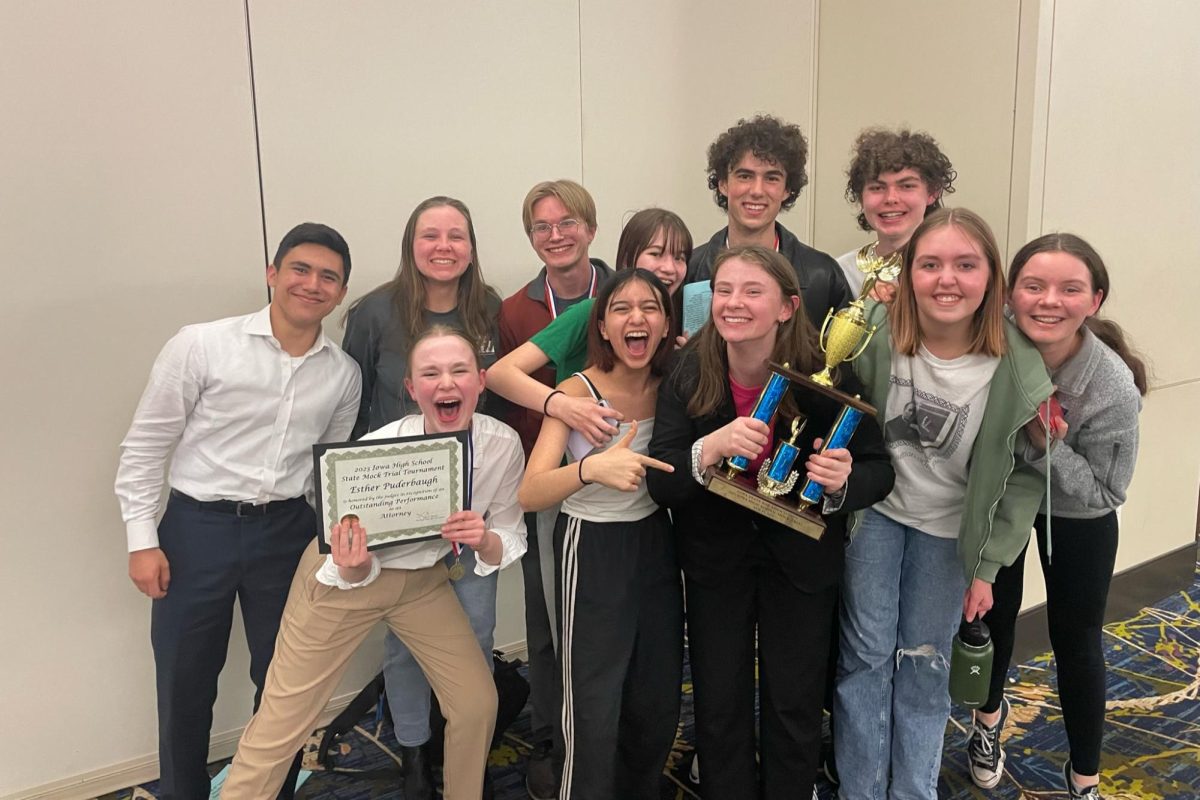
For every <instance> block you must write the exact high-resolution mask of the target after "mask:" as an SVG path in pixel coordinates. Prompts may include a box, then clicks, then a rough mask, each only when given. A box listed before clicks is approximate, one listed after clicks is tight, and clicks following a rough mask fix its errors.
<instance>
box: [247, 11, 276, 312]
mask: <svg viewBox="0 0 1200 800" xmlns="http://www.w3.org/2000/svg"><path fill="white" fill-rule="evenodd" d="M242 9H243V10H244V12H245V14H246V55H247V57H248V59H249V62H250V113H251V115H252V116H253V118H254V163H255V165H256V166H257V168H258V211H259V218H260V219H261V221H262V246H263V263H264V264H269V263H270V262H271V255H270V251H269V250H268V249H267V202H266V197H265V195H264V193H263V169H262V145H261V144H260V143H259V137H258V89H257V87H256V85H255V83H254V37H252V36H251V35H250V0H242ZM266 288H267V302H268V303H270V302H271V287H269V286H268V287H266Z"/></svg>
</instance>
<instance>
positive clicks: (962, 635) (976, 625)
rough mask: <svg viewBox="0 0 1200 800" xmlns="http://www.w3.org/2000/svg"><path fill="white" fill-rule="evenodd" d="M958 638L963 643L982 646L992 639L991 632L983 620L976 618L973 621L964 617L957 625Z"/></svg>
mask: <svg viewBox="0 0 1200 800" xmlns="http://www.w3.org/2000/svg"><path fill="white" fill-rule="evenodd" d="M958 638H959V639H960V640H962V643H963V644H965V645H969V646H971V647H983V646H985V645H986V644H987V643H988V642H990V641H991V640H992V633H991V631H989V630H988V626H987V624H986V623H985V622H984V621H983V620H981V619H976V620H975V621H974V622H967V621H966V620H965V619H964V620H963V621H962V624H960V625H959V626H958Z"/></svg>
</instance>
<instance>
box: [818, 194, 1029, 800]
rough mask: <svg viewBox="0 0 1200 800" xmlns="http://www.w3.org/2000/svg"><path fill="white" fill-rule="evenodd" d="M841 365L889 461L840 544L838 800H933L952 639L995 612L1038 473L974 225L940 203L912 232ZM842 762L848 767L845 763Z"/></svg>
mask: <svg viewBox="0 0 1200 800" xmlns="http://www.w3.org/2000/svg"><path fill="white" fill-rule="evenodd" d="M868 324H869V325H877V326H878V330H877V331H876V333H875V335H874V337H873V338H872V339H871V341H870V344H869V345H868V346H867V348H866V350H865V351H864V353H863V354H862V355H861V356H860V357H859V358H858V360H856V361H855V362H854V366H855V370H856V371H857V372H858V375H859V377H860V378H861V379H862V382H863V384H864V387H865V392H864V395H863V399H864V400H867V401H868V402H870V403H871V404H873V405H874V406H875V407H876V408H877V409H878V412H879V420H880V423H881V424H882V425H883V429H884V438H885V440H886V442H887V448H888V452H889V453H890V454H891V457H892V463H893V464H894V466H895V470H896V484H895V488H894V489H893V490H892V492H891V493H890V494H889V495H888V496H887V497H886V498H885V499H883V500H882V502H879V503H877V504H876V505H875V506H874V507H872V508H870V509H867V510H866V512H865V513H862V514H858V515H856V519H855V520H854V524H853V525H852V528H851V534H850V542H849V544H848V545H847V547H846V567H845V585H844V587H843V591H842V616H841V652H840V655H839V659H838V677H837V690H836V697H835V704H834V716H835V718H836V720H837V725H836V727H835V728H834V742H835V749H836V752H837V757H838V763H839V764H841V765H843V766H844V768H843V769H841V770H839V772H840V776H839V777H840V778H841V785H840V786H839V793H840V796H841V797H842V798H845V799H846V800H860V798H874V797H884V796H888V797H906V798H929V800H936V798H937V781H938V772H939V771H940V769H941V763H942V759H941V756H942V741H943V739H944V737H945V732H946V720H947V718H948V716H949V713H950V697H949V694H948V677H949V670H948V666H949V658H950V643H951V639H952V637H953V636H954V632H955V631H956V630H957V628H958V624H959V620H960V618H962V617H965V618H966V619H968V620H974V619H975V618H976V617H978V616H980V615H982V614H984V613H986V612H987V610H988V609H989V608H991V605H992V582H993V581H994V580H995V579H996V573H997V571H998V570H999V569H1000V568H1001V567H1002V566H1004V565H1006V564H1011V563H1012V562H1013V560H1014V559H1015V558H1016V557H1017V555H1018V554H1019V553H1020V552H1021V550H1022V548H1023V547H1024V546H1025V543H1026V542H1027V541H1028V539H1029V532H1030V530H1031V528H1032V527H1033V518H1034V515H1035V514H1036V513H1037V510H1038V505H1039V504H1040V503H1041V499H1042V494H1043V492H1044V487H1045V479H1044V478H1043V477H1042V476H1039V475H1038V474H1037V472H1036V471H1035V470H1034V469H1033V468H1032V467H1030V466H1028V465H1027V464H1023V463H1021V462H1020V461H1019V460H1018V458H1017V456H1018V452H1017V451H1018V448H1019V447H1020V444H1019V434H1020V433H1021V431H1022V429H1023V428H1024V426H1025V424H1026V423H1027V422H1028V421H1029V420H1031V419H1033V417H1034V414H1035V412H1036V410H1037V406H1038V404H1039V403H1041V402H1042V401H1044V400H1045V399H1046V398H1047V397H1049V395H1050V391H1051V386H1050V380H1049V377H1048V376H1047V374H1046V369H1045V367H1044V366H1043V365H1042V359H1041V357H1040V356H1039V355H1038V353H1037V351H1036V350H1035V349H1034V348H1033V346H1032V345H1030V344H1029V342H1028V341H1026V340H1025V339H1024V337H1022V336H1021V335H1020V333H1019V332H1018V331H1017V330H1016V328H1015V327H1014V326H1012V325H1011V324H1009V323H1007V322H1006V321H1005V319H1004V273H1003V267H1002V265H1001V263H1000V255H999V248H998V247H997V246H996V240H995V238H994V237H993V236H992V232H991V229H990V228H988V226H987V223H985V222H984V221H983V220H982V219H980V218H979V216H978V215H976V214H974V213H972V212H970V211H967V210H966V209H941V210H938V211H935V212H933V213H932V214H930V215H929V216H928V217H926V218H925V220H924V221H923V222H922V223H921V224H920V225H919V226H918V227H917V229H916V231H915V232H914V233H913V236H912V238H911V239H910V240H909V242H908V245H907V246H906V249H905V253H904V265H903V267H902V269H901V272H900V276H899V283H898V285H897V289H896V298H895V300H894V301H893V302H892V303H891V305H890V306H889V307H884V306H883V305H879V304H872V305H868ZM849 765H853V769H850V768H848V767H849Z"/></svg>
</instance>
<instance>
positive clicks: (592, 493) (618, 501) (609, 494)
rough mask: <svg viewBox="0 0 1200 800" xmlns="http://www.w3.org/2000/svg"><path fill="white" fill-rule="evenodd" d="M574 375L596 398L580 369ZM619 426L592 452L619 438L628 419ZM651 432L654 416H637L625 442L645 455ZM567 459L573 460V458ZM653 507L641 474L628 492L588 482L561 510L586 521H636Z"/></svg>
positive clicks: (592, 386)
mask: <svg viewBox="0 0 1200 800" xmlns="http://www.w3.org/2000/svg"><path fill="white" fill-rule="evenodd" d="M575 375H576V376H578V377H579V379H580V380H582V381H583V382H584V384H585V385H586V386H587V387H588V391H589V392H591V393H592V397H594V398H595V399H596V400H599V399H600V393H599V392H598V391H596V387H595V386H594V385H593V384H592V382H591V381H590V380H588V379H587V377H586V376H584V374H583V373H581V372H576V373H575ZM619 427H620V432H619V433H618V434H617V435H616V436H614V437H613V438H612V439H610V440H609V441H608V443H607V444H605V445H604V446H603V447H597V448H596V449H595V450H593V451H592V453H600V452H603V451H605V450H607V449H609V448H610V447H612V446H613V445H614V444H616V443H617V442H618V441H620V440H621V437H623V436H624V435H625V434H627V433H629V428H630V424H629V423H622V424H621V425H620V426H619ZM653 434H654V417H650V418H649V419H639V420H638V431H637V435H636V436H634V437H633V441H632V442H630V443H629V448H630V449H631V450H633V451H634V452H635V453H642V454H643V455H645V454H646V453H648V452H649V451H650V437H651V436H652V435H653ZM568 457H569V456H568ZM570 463H574V460H572V461H571V462H570ZM657 510H658V504H657V503H655V502H654V501H653V500H651V499H650V492H649V491H647V489H646V481H645V479H644V478H643V479H642V482H641V484H639V485H638V488H637V489H636V490H634V491H632V492H622V491H620V490H618V489H610V488H608V487H607V486H604V485H602V484H599V483H591V484H588V485H587V486H584V487H583V488H582V489H580V490H579V491H577V492H575V494H573V495H571V496H570V497H568V498H567V499H566V500H563V502H562V512H563V513H564V514H568V515H570V516H572V517H578V518H579V519H583V520H587V521H588V522H636V521H637V520H639V519H645V518H646V517H648V516H650V515H651V514H653V513H654V512H655V511H657Z"/></svg>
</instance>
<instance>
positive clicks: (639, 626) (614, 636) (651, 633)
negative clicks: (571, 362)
mask: <svg viewBox="0 0 1200 800" xmlns="http://www.w3.org/2000/svg"><path fill="white" fill-rule="evenodd" d="M673 319H674V318H673V315H672V313H671V301H670V297H669V296H668V294H667V290H666V288H665V287H664V286H663V285H662V283H660V282H659V280H658V279H657V278H656V277H655V276H654V275H652V274H651V273H649V272H647V271H646V270H643V269H627V270H622V271H620V272H618V273H616V275H615V276H613V277H612V278H610V279H609V281H608V282H607V283H606V284H605V285H604V286H603V287H602V288H601V289H600V292H599V293H598V295H597V296H596V301H595V303H594V304H593V306H592V311H591V316H590V319H589V324H588V328H587V333H588V355H589V360H590V363H591V366H589V367H588V368H587V369H585V370H583V371H582V372H577V373H576V374H575V375H574V376H572V377H571V378H568V379H567V380H565V381H563V382H562V383H561V384H560V385H559V388H558V389H557V390H556V391H558V392H561V393H563V394H565V395H568V396H570V397H574V398H583V397H586V398H590V399H591V400H592V401H593V402H595V403H597V404H598V406H599V407H602V408H603V409H604V410H605V411H607V412H608V413H609V414H610V415H611V416H612V417H615V416H616V415H617V414H620V416H621V417H622V418H623V419H628V420H630V422H628V423H619V428H620V432H619V434H618V436H617V438H614V439H613V440H612V441H611V442H609V443H608V444H606V445H604V446H602V447H598V448H593V447H592V446H591V445H590V444H589V443H588V442H587V441H586V440H585V439H584V438H583V437H582V436H579V435H578V434H577V433H573V432H572V430H571V429H570V428H569V427H568V426H567V425H566V423H564V422H562V421H561V420H559V419H555V418H554V417H546V418H545V420H544V421H543V422H542V429H541V432H540V433H539V435H538V440H537V444H536V445H535V446H534V449H533V452H532V453H531V454H530V456H529V466H528V468H527V469H526V471H525V479H524V480H523V481H522V482H521V488H520V494H519V497H520V500H521V505H522V506H524V507H525V509H526V510H541V509H544V508H549V507H551V506H555V505H557V504H559V503H561V504H562V510H561V512H560V513H559V515H558V519H557V524H556V526H555V529H554V552H555V558H556V568H555V583H556V589H557V591H556V595H557V597H558V598H559V616H558V619H559V628H560V633H559V657H560V661H561V666H562V681H563V712H562V734H563V739H564V745H565V746H564V753H565V760H564V764H563V776H562V786H561V789H560V794H559V797H560V798H562V800H592V799H594V800H658V798H659V797H660V792H661V788H660V782H661V780H662V770H663V766H664V764H665V763H666V760H667V755H668V754H669V752H670V749H671V744H672V742H673V741H674V738H675V728H676V725H677V724H678V721H679V681H680V675H681V669H682V659H683V598H682V595H681V593H680V586H679V567H678V566H677V564H676V561H675V548H674V544H673V542H672V539H671V527H670V520H669V519H668V518H667V514H666V511H665V510H664V509H660V508H659V507H658V506H657V505H656V504H655V503H654V501H653V500H651V499H650V497H649V495H648V494H647V492H646V485H645V482H644V481H643V478H644V477H645V476H646V473H647V472H654V471H656V470H664V469H665V470H670V469H671V467H670V466H669V465H667V464H664V463H662V462H660V461H656V460H655V459H652V458H650V457H649V456H647V455H645V453H646V447H647V444H648V442H649V440H650V436H651V434H652V432H653V430H654V425H655V420H654V404H655V397H656V394H657V391H658V384H659V381H660V380H661V379H662V374H663V370H664V366H665V364H666V362H667V359H668V358H669V357H670V355H671V350H672V345H671V336H672V332H673V328H674V325H673ZM614 412H615V413H614ZM614 424H618V423H616V421H615V420H614ZM564 456H565V457H566V459H567V464H566V465H565V466H560V465H561V464H562V463H563V458H564Z"/></svg>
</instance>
